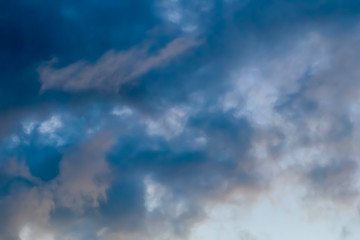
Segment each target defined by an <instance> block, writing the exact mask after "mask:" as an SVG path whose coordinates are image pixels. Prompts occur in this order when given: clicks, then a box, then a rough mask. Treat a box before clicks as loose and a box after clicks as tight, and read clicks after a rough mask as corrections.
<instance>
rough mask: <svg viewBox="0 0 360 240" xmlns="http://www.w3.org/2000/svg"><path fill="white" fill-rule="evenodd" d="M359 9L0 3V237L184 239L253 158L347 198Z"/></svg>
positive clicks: (332, 5) (255, 175) (247, 173)
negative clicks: (205, 210) (305, 162)
mask: <svg viewBox="0 0 360 240" xmlns="http://www.w3.org/2000/svg"><path fill="white" fill-rule="evenodd" d="M359 10H360V3H359V2H358V1H336V0H332V1H326V2H323V1H293V2H288V1H157V2H152V1H146V0H144V1H136V3H135V2H133V1H117V2H115V1H101V2H100V1H77V2H76V3H75V2H73V1H51V2H49V1H41V0H39V1H35V2H33V3H29V2H28V1H20V0H19V1H6V0H5V1H1V3H0V34H1V36H0V48H1V53H0V64H1V66H0V70H1V71H0V78H1V81H0V111H1V114H0V137H1V141H0V143H1V145H0V167H1V169H0V170H1V171H0V187H1V189H0V212H1V214H0V225H1V226H0V238H4V239H6V240H7V239H9V240H13V239H14V240H15V239H16V240H18V239H20V237H19V236H20V235H21V234H24V232H25V233H26V232H27V231H28V233H27V234H30V235H29V236H30V239H31V238H32V239H36V238H40V237H46V235H47V234H50V235H51V236H54V237H55V239H56V240H58V239H59V240H63V239H72V238H75V239H77V238H78V239H106V240H113V239H119V238H120V237H121V238H123V239H129V240H131V239H133V240H134V239H136V240H138V239H142V238H144V236H147V237H148V238H149V239H159V237H158V236H159V234H161V233H162V232H164V228H166V230H167V231H165V233H163V234H165V235H164V236H166V237H168V238H175V237H176V236H181V237H183V238H185V237H186V235H187V234H188V231H189V229H190V228H191V227H192V226H193V223H194V222H196V221H197V220H199V219H201V218H202V217H204V208H203V206H204V205H206V204H207V203H208V202H211V201H214V202H216V201H220V200H221V199H224V198H226V196H227V195H228V194H229V193H231V192H232V191H235V190H236V189H238V188H242V187H243V188H250V189H252V190H253V191H254V192H261V189H262V187H267V185H268V184H270V183H266V182H265V180H269V179H271V177H269V175H270V174H269V172H270V171H268V169H263V166H264V165H266V164H264V162H263V159H261V158H262V156H264V155H265V156H266V159H265V161H266V163H268V162H270V163H272V162H271V161H272V160H273V161H274V165H276V166H277V165H281V166H285V167H284V168H285V169H286V167H288V168H289V169H293V168H295V169H296V170H297V171H296V172H297V173H298V174H300V175H301V176H302V178H301V179H302V180H303V182H304V183H306V184H307V186H308V190H309V191H308V192H309V194H310V195H311V194H314V195H316V196H320V197H326V198H330V199H338V198H339V196H340V195H341V196H344V195H345V196H347V199H346V200H348V199H351V200H353V199H355V200H356V194H355V193H357V191H358V186H357V185H356V183H353V182H354V181H355V180H354V176H355V175H356V173H357V170H358V163H357V161H358V159H357V158H356V156H358V154H359V152H358V150H357V149H356V148H355V147H354V141H356V140H359V139H360V136H359V135H358V134H357V133H356V130H358V127H357V123H358V120H357V117H358V116H359V114H358V112H357V111H358V110H356V109H357V106H359V104H358V103H357V102H356V99H357V98H358V96H359V93H358V89H359V84H358V81H357V79H358V78H359V71H358V70H357V69H358V63H359V55H358V54H357V52H358V51H356V50H357V48H358V46H359V29H358V27H359V26H358V24H359ZM54 59H57V60H56V61H54ZM335 96H336V97H335ZM350 105H351V106H350ZM259 136H260V137H259ZM316 151H320V153H322V158H321V159H318V158H317V157H318V155H316ZM302 152H308V153H309V156H306V157H304V159H302V158H300V160H299V157H298V156H299V155H301V153H302ZM313 152H315V153H314V155H311V154H312V153H313ZM305 158H306V159H305ZM292 159H298V162H295V163H293V162H291V160H292ZM309 159H310V160H309ZM334 159H335V160H334ZM342 159H345V160H342ZM346 159H350V160H346ZM303 161H310V163H309V164H308V165H306V164H305V166H304V165H302V162H303ZM318 161H319V163H318ZM244 194H246V193H244ZM164 226H165V227H164ZM27 229H28V230H27ZM29 229H30V230H31V231H30V230H29ZM29 231H30V232H29ZM166 234H168V235H166ZM244 238H251V236H248V234H244ZM22 240H23V239H22Z"/></svg>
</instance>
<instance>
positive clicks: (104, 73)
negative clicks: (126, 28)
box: [38, 37, 200, 92]
mask: <svg viewBox="0 0 360 240" xmlns="http://www.w3.org/2000/svg"><path fill="white" fill-rule="evenodd" d="M199 44H200V42H199V40H196V39H195V38H192V37H181V38H176V39H174V40H172V41H171V42H169V43H168V44H167V45H166V46H165V47H164V48H162V49H160V50H158V52H157V53H149V47H150V46H149V45H148V44H144V45H142V46H136V47H134V48H132V49H130V50H128V51H122V52H116V51H114V50H110V51H108V52H106V53H105V54H104V55H103V56H102V57H101V58H100V59H99V60H98V61H97V62H96V63H94V64H91V63H89V62H86V61H79V62H76V63H73V64H71V65H69V66H66V67H64V68H60V69H56V68H54V67H53V64H54V61H56V60H52V61H50V62H49V63H46V64H43V65H42V66H40V67H39V69H38V71H39V75H40V81H41V83H42V87H41V89H42V91H45V90H47V89H62V90H65V91H84V90H91V89H96V90H105V91H111V92H112V91H117V90H118V89H119V87H120V86H121V85H122V84H124V83H126V82H129V81H131V80H133V79H135V78H137V77H140V76H142V75H144V74H146V73H147V72H149V71H151V70H153V69H156V68H159V67H162V66H165V65H166V64H168V63H169V62H170V61H171V60H173V59H174V58H176V57H178V56H179V55H181V54H183V53H184V52H185V51H187V50H188V49H190V48H192V47H195V46H197V45H199Z"/></svg>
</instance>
